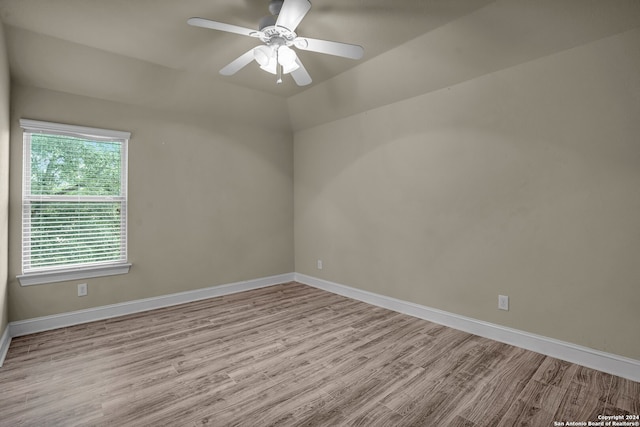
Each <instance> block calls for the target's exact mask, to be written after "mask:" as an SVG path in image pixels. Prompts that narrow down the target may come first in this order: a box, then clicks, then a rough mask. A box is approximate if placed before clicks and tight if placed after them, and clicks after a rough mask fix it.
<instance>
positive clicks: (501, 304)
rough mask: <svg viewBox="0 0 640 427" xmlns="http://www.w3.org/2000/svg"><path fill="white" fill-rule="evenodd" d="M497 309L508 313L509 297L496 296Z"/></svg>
mask: <svg viewBox="0 0 640 427" xmlns="http://www.w3.org/2000/svg"><path fill="white" fill-rule="evenodd" d="M498 308H499V309H500V310H506V311H509V297H508V296H506V295H498Z"/></svg>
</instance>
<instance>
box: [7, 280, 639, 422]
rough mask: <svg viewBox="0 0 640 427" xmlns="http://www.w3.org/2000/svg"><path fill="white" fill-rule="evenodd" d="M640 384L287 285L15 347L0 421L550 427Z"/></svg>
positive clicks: (622, 411)
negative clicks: (517, 426) (520, 426)
mask: <svg viewBox="0 0 640 427" xmlns="http://www.w3.org/2000/svg"><path fill="white" fill-rule="evenodd" d="M600 414H603V415H637V414H640V383H637V382H633V381H629V380H626V379H622V378H619V377H615V376H613V375H609V374H605V373H602V372H598V371H594V370H591V369H587V368H584V367H581V366H578V365H574V364H571V363H567V362H563V361H560V360H557V359H553V358H550V357H546V356H543V355H540V354H537V353H534V352H531V351H526V350H522V349H519V348H516V347H512V346H509V345H506V344H502V343H499V342H495V341H491V340H488V339H485V338H481V337H478V336H474V335H471V334H467V333H464V332H460V331H456V330H454V329H450V328H447V327H444V326H440V325H437V324H434V323H430V322H427V321H424V320H420V319H416V318H412V317H409V316H406V315H403V314H398V313H395V312H392V311H389V310H385V309H382V308H379V307H375V306H371V305H368V304H365V303H362V302H359V301H354V300H351V299H348V298H344V297H342V296H338V295H334V294H331V293H327V292H324V291H321V290H318V289H314V288H311V287H308V286H305V285H301V284H298V283H288V284H283V285H278V286H272V287H269V288H264V289H259V290H254V291H249V292H243V293H239V294H234V295H229V296H224V297H219V298H213V299H209V300H204V301H199V302H193V303H189V304H184V305H180V306H174V307H169V308H164V309H159V310H154V311H150V312H146V313H142V314H136V315H130V316H124V317H119V318H115V319H110V320H104V321H98V322H93V323H89V324H85V325H79V326H74V327H69V328H63V329H58V330H53V331H48V332H43V333H38V334H34V335H29V336H24V337H17V338H14V339H13V341H12V342H11V346H10V348H9V352H8V355H7V358H6V360H5V364H4V366H3V367H2V368H0V425H1V426H23V425H24V426H65V427H66V426H201V425H213V426H269V425H278V426H342V425H345V426H466V427H476V426H492V427H493V426H516V425H529V426H534V427H535V426H553V425H554V421H556V422H562V421H564V422H566V421H584V422H587V421H597V417H598V415H600Z"/></svg>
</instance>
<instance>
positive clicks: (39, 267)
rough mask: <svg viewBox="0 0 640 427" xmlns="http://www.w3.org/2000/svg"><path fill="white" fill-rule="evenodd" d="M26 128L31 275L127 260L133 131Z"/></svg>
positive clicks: (31, 124)
mask: <svg viewBox="0 0 640 427" xmlns="http://www.w3.org/2000/svg"><path fill="white" fill-rule="evenodd" d="M20 126H21V127H22V128H23V142H24V175H23V197H22V201H23V210H22V272H23V274H29V273H39V272H47V271H57V270H74V269H81V268H89V267H95V266H108V265H115V264H123V263H126V262H127V143H128V140H129V137H130V133H128V132H120V131H111V130H106V129H96V128H88V127H81V126H71V125H63V124H58V123H49V122H41V121H35V120H26V119H23V120H20Z"/></svg>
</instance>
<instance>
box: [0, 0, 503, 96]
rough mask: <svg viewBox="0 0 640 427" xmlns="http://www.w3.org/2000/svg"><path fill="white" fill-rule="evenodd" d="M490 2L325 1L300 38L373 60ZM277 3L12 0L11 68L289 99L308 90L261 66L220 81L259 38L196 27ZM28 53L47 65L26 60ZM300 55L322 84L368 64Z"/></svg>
mask: <svg viewBox="0 0 640 427" xmlns="http://www.w3.org/2000/svg"><path fill="white" fill-rule="evenodd" d="M490 1H491V0H393V1H389V0H316V1H313V5H312V9H311V11H310V12H309V13H308V14H307V16H306V17H305V18H304V20H303V21H302V23H301V24H300V25H299V27H298V29H297V33H298V34H299V35H304V36H307V37H313V38H320V39H328V40H334V41H342V42H347V43H354V44H359V45H362V46H363V47H364V48H365V56H364V58H363V59H362V60H363V61H366V60H368V59H371V58H373V57H375V56H377V55H379V54H381V53H383V52H385V51H388V50H389V49H392V48H394V47H396V46H398V45H400V44H402V43H404V42H406V41H407V40H409V39H412V38H414V37H416V36H418V35H420V34H423V33H425V32H428V31H430V30H432V29H434V28H437V27H439V26H441V25H444V24H446V23H447V22H450V21H452V20H455V19H457V18H459V17H460V16H463V15H465V14H468V13H470V12H472V11H473V10H475V9H477V8H479V7H482V6H483V5H484V4H487V3H489V2H490ZM268 5H269V1H268V0H180V1H176V0H109V1H104V0H28V1H23V0H6V1H2V2H1V3H0V14H1V17H2V19H3V21H4V23H5V25H6V26H7V29H6V31H7V36H8V37H7V38H8V40H9V44H10V46H9V49H10V53H11V64H12V71H13V73H14V75H15V78H16V79H18V80H19V81H21V82H24V83H29V84H36V85H44V86H51V85H53V86H55V85H56V82H58V83H57V84H58V85H60V86H64V85H65V81H66V80H71V81H75V82H76V83H80V82H83V81H85V80H87V76H86V73H87V72H90V73H91V74H93V78H92V79H91V82H90V84H92V85H101V84H104V85H106V84H109V82H108V80H109V79H111V78H112V77H113V78H116V79H118V82H119V83H121V84H122V83H125V82H126V81H127V80H126V79H124V80H123V78H124V77H125V76H124V74H129V76H130V77H134V76H135V77H137V78H138V81H137V84H141V85H143V86H144V84H145V82H146V83H152V82H150V81H149V80H153V78H154V77H159V76H158V74H163V73H164V74H172V76H171V77H169V76H167V78H174V79H180V78H185V79H190V80H194V81H196V82H197V83H198V84H199V85H202V87H208V86H211V85H214V86H215V85H216V84H217V83H218V82H224V83H230V84H234V85H239V86H243V87H246V88H250V89H257V90H260V91H264V92H267V93H271V94H273V95H276V96H282V97H288V96H291V95H293V94H295V93H298V92H300V91H302V90H305V89H306V88H308V87H303V88H300V87H297V86H296V85H295V83H294V82H293V80H292V79H291V78H287V79H285V82H284V84H282V85H276V84H275V78H274V76H273V75H271V74H268V73H265V72H264V71H262V70H260V69H259V68H258V66H257V64H256V63H252V64H250V65H249V66H247V67H245V68H244V69H242V70H241V71H240V72H239V73H237V74H236V75H234V76H232V77H225V76H221V75H220V74H218V71H219V70H220V69H221V68H222V67H224V66H225V65H226V64H227V63H229V62H231V61H232V60H233V59H235V58H236V57H238V56H239V55H240V54H242V53H244V52H246V51H247V50H249V49H251V48H252V47H254V46H257V45H258V44H260V42H259V40H257V39H254V38H251V37H244V36H241V35H235V34H229V33H224V32H220V31H215V30H208V29H202V28H195V27H191V26H189V25H187V19H188V18H190V17H194V16H197V17H202V18H206V19H212V20H216V21H221V22H225V23H230V24H234V25H238V26H243V27H247V28H257V26H258V22H259V20H260V18H261V17H263V16H265V15H269V11H268ZM27 51H28V53H29V54H30V55H33V54H34V53H37V54H39V58H37V59H33V60H32V61H29V60H26V59H24V58H23V55H25V54H26V53H27ZM298 53H299V57H300V58H301V60H302V61H303V63H304V64H305V67H306V68H307V70H308V71H309V73H310V74H311V76H312V79H313V84H318V83H321V82H323V81H325V80H327V79H329V78H331V77H332V76H335V75H337V74H340V73H342V72H344V71H346V70H348V69H349V68H351V67H354V66H356V65H357V64H358V62H359V61H354V60H350V59H344V58H339V57H335V56H330V55H323V54H318V53H311V52H304V51H299V52H298ZM54 61H59V63H58V64H53V62H54ZM36 64H38V66H36ZM145 74H150V76H149V79H146V78H145Z"/></svg>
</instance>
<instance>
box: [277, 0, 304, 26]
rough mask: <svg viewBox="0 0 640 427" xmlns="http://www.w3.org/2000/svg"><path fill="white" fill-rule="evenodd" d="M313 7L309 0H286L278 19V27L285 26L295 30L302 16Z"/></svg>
mask: <svg viewBox="0 0 640 427" xmlns="http://www.w3.org/2000/svg"><path fill="white" fill-rule="evenodd" d="M309 9H311V3H309V0H284V3H283V4H282V9H280V13H279V14H278V20H277V21H276V26H277V27H284V28H286V29H287V30H289V31H295V30H296V27H297V26H298V24H300V22H301V21H302V18H304V16H305V15H306V14H307V12H309Z"/></svg>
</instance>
